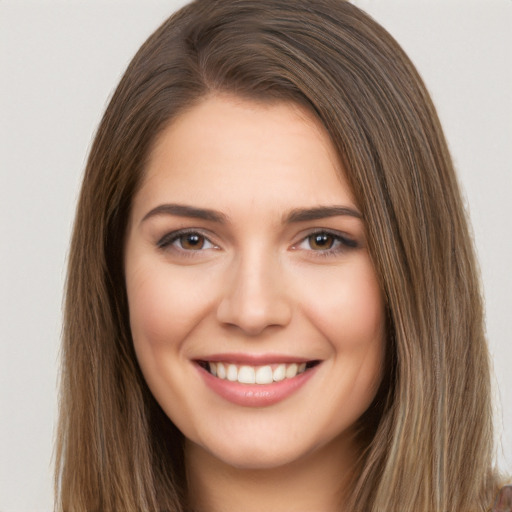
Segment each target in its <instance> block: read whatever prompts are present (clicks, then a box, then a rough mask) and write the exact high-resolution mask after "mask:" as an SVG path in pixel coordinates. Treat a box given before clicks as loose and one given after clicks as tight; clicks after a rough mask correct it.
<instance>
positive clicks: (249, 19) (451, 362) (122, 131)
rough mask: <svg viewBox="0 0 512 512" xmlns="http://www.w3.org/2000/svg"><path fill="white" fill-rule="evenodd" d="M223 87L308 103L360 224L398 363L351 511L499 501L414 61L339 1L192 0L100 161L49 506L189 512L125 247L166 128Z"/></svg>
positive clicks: (74, 286)
mask: <svg viewBox="0 0 512 512" xmlns="http://www.w3.org/2000/svg"><path fill="white" fill-rule="evenodd" d="M216 92H228V93H231V94H235V95H238V96H240V97H243V98H249V99H255V100H258V101H293V102H297V103H300V104H301V105H302V106H305V107H307V108H309V109H310V110H311V111H312V112H314V113H315V115H316V116H317V117H318V118H319V119H320V120H321V122H322V123H323V124H324V125H325V127H326V129H327V131H328V133H329V134H330V136H331V138H332V141H333V143H334V145H335V147H336V149H337V151H338V153H339V158H340V160H341V161H342V163H343V166H344V168H345V169H346V172H347V178H348V180H349V182H350V184H351V186H352V188H353V191H354V194H355V197H356V200H357V202H358V205H359V206H360V208H361V209H362V213H363V215H364V219H365V222H366V229H367V234H368V244H369V249H370V254H371V255H372V258H373V262H374V265H375V269H376V272H377V274H378V276H379V279H380V283H381V287H382V290H383V293H384V296H385V298H386V305H387V310H388V317H389V318H388V339H387V343H388V349H387V354H388V355H387V368H386V376H385V378H384V381H383V384H382V386H381V389H380V390H379V393H378V395H377V397H376V399H375V401H374V403H373V405H372V406H371V407H370V409H369V410H368V411H367V413H366V414H365V415H364V417H363V418H362V419H361V420H360V422H359V425H360V437H361V439H362V440H364V443H365V449H364V451H363V453H362V454H361V460H360V467H359V469H358V472H357V474H356V475H355V483H354V487H353V490H352V494H351V498H350V499H351V501H350V510H354V511H364V512H370V511H375V512H376V511H379V512H384V511H385V512H389V511H393V512H400V511H411V510H414V511H417V512H441V511H442V512H445V511H477V510H478V511H481V510H486V509H488V508H489V506H490V504H491V502H492V498H493V496H494V495H495V493H496V491H497V485H498V483H497V477H496V476H495V473H494V471H493V459H492V453H493V452H492V450H493V429H492V410H491V402H490V376H489V357H488V353H487V346H486V341H485V338H484V328H483V313H482V301H481V295H480V288H479V279H478V274H477V266H476V263H475V257H474V253H473V248H472V241H471V237H470V235H469V233H468V226H467V221H466V216H465V213H464V209H463V204H462V201H461V197H460V193H459V188H458V184H457V181H456V177H455V173H454V170H453V166H452V162H451V159H450V155H449V152H448V149H447V145H446V142H445V139H444V136H443V132H442V129H441V126H440V124H439V120H438V118H437V115H436V112H435V109H434V107H433V105H432V102H431V100H430V98H429V95H428V93H427V91H426V89H425V86H424V85H423V82H422V80H421V79H420V77H419V75H418V73H417V72H416V70H415V68H414V67H413V65H412V64H411V62H410V61H409V59H408V58H407V57H406V55H405V54H404V52H403V51H402V50H401V48H400V47H399V45H398V44H397V43H396V42H395V40H394V39H393V38H392V37H391V36H390V35H389V34H388V33H387V32H386V31H385V30H384V29H383V28H382V27H381V26H380V25H378V24H377V23H376V22H374V21H373V20H372V19H371V18H370V17H368V16H367V15H366V14H364V13H363V12H362V11H361V10H359V9H357V8H356V7H354V6H353V5H351V4H349V3H348V2H345V1H343V0H293V1H291V0H288V1H287V0H234V1H233V0H197V1H195V2H193V3H192V4H190V5H188V6H186V7H184V8H183V9H182V10H180V11H179V12H178V13H176V14H175V15H173V16H172V17H171V18H170V19H169V20H167V21H166V22H165V23H164V24H163V25H162V26H161V27H160V28H159V29H158V30H157V31H156V32H155V33H154V34H153V35H152V36H151V37H150V38H149V39H148V40H147V41H146V43H144V45H143V46H142V47H141V49H140V50H139V52H138V53H137V55H136V56H135V57H134V59H133V60H132V62H131V64H130V65H129V67H128V69H127V71H126V73H125V75H124V76H123V78H122V80H121V82H120V84H119V86H118V88H117V90H116V92H115V94H114V96H113V98H112V100H111V102H110V104H109V106H108V108H107V110H106V112H105V115H104V117H103V120H102V122H101V124H100V126H99V129H98V132H97V134H96V138H95V140H94V144H93V146H92V149H91V152H90V156H89V160H88V163H87V168H86V172H85V176H84V181H83V186H82V191H81V195H80V200H79V204H78V209H77V214H76V220H75V227H74V233H73V238H72V242H71V250H70V256H69V269H68V278H67V290H66V302H65V318H64V334H63V349H62V352H63V363H62V377H61V405H60V423H59V433H58V444H57V467H56V492H57V508H58V509H59V510H66V511H68V510H69V511H71V510H72V511H86V510H87V511H90V510H98V511H99V510H101V511H103V512H108V511H121V510H122V511H133V512H135V511H141V510H144V511H154V512H156V511H157V510H168V511H175V512H177V511H183V510H185V509H186V482H185V478H184V468H183V454H182V438H181V434H180V433H179V432H178V431H177V429H176V428H175V427H174V426H173V424H172V422H171V421H170V420H169V419H168V418H167V417H166V416H165V414H164V413H163V412H162V410H161V409H160V407H159V406H158V404H157V403H156V401H155V400H154V399H153V397H152V395H151V393H150V392H149V390H148V388H147V386H146V384H145V382H144V379H143V377H142V375H141V372H140V370H139V367H138V364H137V360H136V357H135V353H134V349H133V346H132V341H131V334H130V329H129V323H128V310H127V301H126V291H125V285H124V275H123V240H124V234H125V230H126V223H127V219H128V216H129V212H130V205H131V200H132V197H133V195H134V194H135V193H136V191H137V187H138V185H139V183H140V182H141V177H142V175H143V173H144V168H145V162H146V160H147V158H148V155H149V153H150V152H151V148H152V145H153V144H154V142H155V139H156V138H157V136H158V135H159V134H160V133H161V131H162V130H163V129H164V128H165V127H166V126H167V125H168V124H169V123H170V122H172V120H173V119H174V118H175V117H176V116H177V115H178V114H179V113H182V112H183V111H184V110H185V109H187V108H190V107H192V106H193V105H194V104H195V102H197V101H198V100H199V99H201V98H204V97H205V96H206V95H208V94H213V93H216Z"/></svg>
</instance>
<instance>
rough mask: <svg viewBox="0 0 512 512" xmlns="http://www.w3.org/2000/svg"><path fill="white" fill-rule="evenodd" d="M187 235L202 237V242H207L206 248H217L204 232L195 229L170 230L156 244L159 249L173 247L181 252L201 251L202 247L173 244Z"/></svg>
mask: <svg viewBox="0 0 512 512" xmlns="http://www.w3.org/2000/svg"><path fill="white" fill-rule="evenodd" d="M187 235H196V236H198V237H200V238H201V239H203V241H204V243H206V244H209V245H210V247H207V249H217V248H218V247H217V246H216V245H215V244H214V243H213V242H212V241H211V240H210V239H209V238H208V237H207V236H206V235H205V234H204V233H201V231H198V230H196V229H180V230H179V231H172V232H171V233H167V234H166V235H164V236H163V237H162V238H161V239H160V240H159V241H158V242H157V244H156V245H157V246H158V248H159V249H162V250H165V249H169V248H173V249H175V250H177V251H180V252H182V253H194V252H201V251H203V250H205V248H204V247H200V248H199V249H196V250H194V249H186V248H184V247H183V246H181V247H179V246H178V245H176V246H175V243H176V242H178V241H179V240H180V238H182V237H185V236H187Z"/></svg>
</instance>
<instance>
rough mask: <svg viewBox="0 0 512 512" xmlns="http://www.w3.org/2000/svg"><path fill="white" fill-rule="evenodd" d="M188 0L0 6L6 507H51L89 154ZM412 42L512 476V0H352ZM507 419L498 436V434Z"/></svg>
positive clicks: (1, 394)
mask: <svg viewBox="0 0 512 512" xmlns="http://www.w3.org/2000/svg"><path fill="white" fill-rule="evenodd" d="M183 3H184V2H183V1H172V0H168V1H157V0H144V1H143V0H139V1H138V2H134V1H113V0H101V1H100V0H95V1H93V0H87V1H86V0H82V1H78V0H61V1H56V0H53V1H50V0H39V1H36V0H33V1H23V0H0V73H1V75H0V209H1V210H0V212H1V215H0V240H1V250H0V322H1V324H0V329H1V330H0V332H1V338H0V511H1V512H14V511H16V512H36V511H42V510H51V508H52V466H51V464H52V462H51V459H52V449H53V433H54V426H55V419H56V403H57V391H56V389H57V388H56V383H57V376H58V350H59V338H60V331H61V300H62V288H63V283H64V278H65V264H66V253H67V249H68V240H69V236H70V230H71V226H72V221H73V214H74V208H75V202H76V198H77V194H78V189H79V185H80V178H81V175H82V172H83V169H84V164H85V160H86V155H87V152H88V149H89V147H90V143H91V139H92V136H93V134H94V131H95V128H96V126H97V124H98V122H99V120H100V117H101V115H102V112H103V110H104V108H105V106H106V102H107V101H108V98H109V97H110V95H111V94H112V91H113V89H114V87H115V86H116V84H117V82H118V80H119V78H120V76H121V74H122V72H123V70H124V68H125V67H126V65H127V64H128V62H129V60H130V58H131V57H132V56H133V54H134V53H135V51H136V50H137V48H138V47H139V45H140V44H141V43H142V42H143V41H144V40H145V39H146V37H147V36H148V35H149V34H150V33H151V32H152V31H153V30H154V29H155V28H156V27H157V26H158V25H159V24H160V23H161V22H162V21H163V20H164V19H165V18H166V17H167V16H168V15H169V14H170V13H171V12H172V11H173V10H175V9H176V8H177V7H179V6H180V5H182V4H183ZM355 3H356V4H357V5H359V6H360V7H363V8H364V9H366V10H367V11H368V12H369V13H371V14H372V15H373V16H374V17H375V18H376V19H377V20H378V21H380V22H381V23H382V24H383V25H384V26H385V27H386V28H387V29H388V30H389V31H390V32H391V33H392V34H393V35H394V36H395V38H396V39H397V40H398V41H399V42H400V43H401V44H402V46H403V47H404V48H405V50H406V51H407V52H408V53H409V55H410V57H411V58H412V60H413V61H414V62H415V64H416V65H417V67H418V68H419V71H420V73H421V74H422V76H423V77H424V79H425V81H426V83H427V86H428V88H429V90H430V91H431V94H432V96H433V98H434V102H435V104H436V106H437V108H438V111H439V114H440V117H441V121H442V123H443V125H444V128H445V131H446V135H447V138H448V141H449V145H450V149H451V151H452V155H453V158H454V160H455V164H456V168H457V171H458V173H459V177H460V180H461V184H462V187H463V191H464V195H465V197H466V199H467V203H468V210H469V213H470V216H471V220H472V224H473V229H474V237H475V241H476V245H477V250H478V253H479V258H480V262H481V268H482V279H483V284H484V288H485V298H486V303H487V326H488V327H487V330H488V337H489V342H490V347H491V352H492V354H493V360H494V367H495V373H496V398H497V403H498V402H499V401H500V402H501V404H502V407H501V408H500V407H499V406H497V409H496V418H497V422H498V435H499V436H500V438H501V440H502V446H503V449H502V451H500V453H499V454H498V456H499V461H500V465H501V467H502V468H504V469H506V470H508V471H509V472H510V471H512V371H511V370H512V336H511V333H512V314H511V309H512V272H511V265H512V220H511V219H512V215H511V213H510V212H511V209H510V207H511V204H512V166H511V156H512V155H511V153H512V152H511V146H512V95H511V91H512V0H479V1H471V0H458V1H456V0H407V1H405V0H402V1H398V0H355ZM503 425H504V427H503Z"/></svg>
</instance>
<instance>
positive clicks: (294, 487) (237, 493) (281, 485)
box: [185, 440, 357, 512]
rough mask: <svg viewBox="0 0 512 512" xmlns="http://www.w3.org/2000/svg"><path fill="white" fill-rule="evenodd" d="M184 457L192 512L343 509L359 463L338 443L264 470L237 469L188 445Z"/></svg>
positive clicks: (332, 511)
mask: <svg viewBox="0 0 512 512" xmlns="http://www.w3.org/2000/svg"><path fill="white" fill-rule="evenodd" d="M351 444H352V443H351ZM185 455H186V465H187V479H188V492H189V500H190V504H191V506H192V510H194V512H239V511H240V510H243V511H244V512H261V511H262V510H265V511H266V512H288V511H293V512H311V511H312V510H314V511H315V512H340V511H344V510H345V507H344V506H343V503H344V501H345V499H344V496H345V495H346V491H347V488H348V487H349V485H350V482H351V479H352V478H353V476H354V471H353V468H354V467H355V466H356V460H357V457H356V453H355V450H354V449H353V447H352V446H350V445H349V444H348V443H347V442H340V440H336V441H334V442H332V443H330V444H329V445H327V446H324V447H322V448H320V449H318V450H316V451H315V452H314V453H310V454H308V455H306V456H304V457H302V458H301V459H300V460H296V461H294V462H292V463H289V464H287V465H285V466H280V467H273V468H265V469H240V468H234V467H232V466H230V465H228V464H225V463H224V462H222V461H221V460H219V459H218V458H216V457H214V456H213V455H212V454H210V453H209V452H207V451H206V450H204V449H203V448H202V447H200V446H198V445H196V444H194V443H192V442H190V441H187V442H186V446H185Z"/></svg>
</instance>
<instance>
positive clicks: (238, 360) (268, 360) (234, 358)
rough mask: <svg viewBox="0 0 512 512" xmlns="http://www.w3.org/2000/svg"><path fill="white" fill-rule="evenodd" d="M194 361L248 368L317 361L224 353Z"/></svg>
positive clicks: (271, 355)
mask: <svg viewBox="0 0 512 512" xmlns="http://www.w3.org/2000/svg"><path fill="white" fill-rule="evenodd" d="M195 360H196V361H207V362H213V363H216V362H222V363H233V364H247V365H249V366H263V365H267V364H283V363H284V364H286V363H297V364H300V363H307V362H309V361H318V359H316V358H307V357H297V356H289V355H286V354H248V353H224V354H212V355H205V356H202V357H197V358H195Z"/></svg>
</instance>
